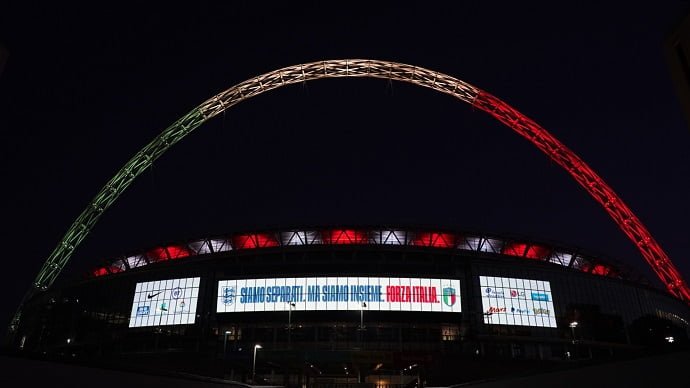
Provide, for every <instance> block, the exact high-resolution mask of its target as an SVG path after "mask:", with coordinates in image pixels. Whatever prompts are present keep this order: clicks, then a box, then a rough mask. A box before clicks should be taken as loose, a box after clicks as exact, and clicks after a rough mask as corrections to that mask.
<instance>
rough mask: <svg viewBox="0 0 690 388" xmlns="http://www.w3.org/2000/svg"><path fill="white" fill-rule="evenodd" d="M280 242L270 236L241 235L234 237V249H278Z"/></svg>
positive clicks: (264, 234)
mask: <svg viewBox="0 0 690 388" xmlns="http://www.w3.org/2000/svg"><path fill="white" fill-rule="evenodd" d="M279 245H280V244H278V240H276V238H275V237H274V236H272V235H270V234H266V233H259V234H240V235H237V236H233V237H232V247H233V248H234V249H254V248H271V247H277V246H279Z"/></svg>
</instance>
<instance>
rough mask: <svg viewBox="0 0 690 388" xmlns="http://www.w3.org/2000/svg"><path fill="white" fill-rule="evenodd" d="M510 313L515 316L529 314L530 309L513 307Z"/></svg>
mask: <svg viewBox="0 0 690 388" xmlns="http://www.w3.org/2000/svg"><path fill="white" fill-rule="evenodd" d="M510 312H511V313H513V314H529V309H521V308H519V307H518V308H515V307H511V308H510Z"/></svg>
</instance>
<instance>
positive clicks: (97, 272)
mask: <svg viewBox="0 0 690 388" xmlns="http://www.w3.org/2000/svg"><path fill="white" fill-rule="evenodd" d="M107 274H108V270H107V269H105V268H103V267H101V268H97V269H95V270H94V271H93V276H103V275H107Z"/></svg>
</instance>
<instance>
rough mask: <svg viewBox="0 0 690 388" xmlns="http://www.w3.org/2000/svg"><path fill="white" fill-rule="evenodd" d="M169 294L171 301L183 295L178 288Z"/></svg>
mask: <svg viewBox="0 0 690 388" xmlns="http://www.w3.org/2000/svg"><path fill="white" fill-rule="evenodd" d="M171 294H172V297H173V299H180V298H181V297H182V295H183V294H184V291H182V289H181V288H180V287H175V288H173V290H172V293H171Z"/></svg>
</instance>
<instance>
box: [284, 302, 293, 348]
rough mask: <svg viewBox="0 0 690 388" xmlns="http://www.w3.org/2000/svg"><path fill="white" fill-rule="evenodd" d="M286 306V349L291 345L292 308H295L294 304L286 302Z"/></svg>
mask: <svg viewBox="0 0 690 388" xmlns="http://www.w3.org/2000/svg"><path fill="white" fill-rule="evenodd" d="M286 303H287V304H288V327H287V329H288V348H290V345H291V343H292V308H293V307H295V302H286Z"/></svg>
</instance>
